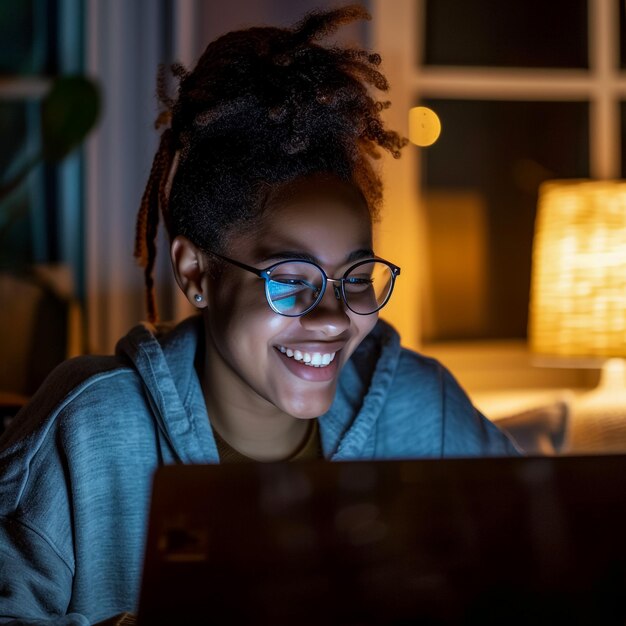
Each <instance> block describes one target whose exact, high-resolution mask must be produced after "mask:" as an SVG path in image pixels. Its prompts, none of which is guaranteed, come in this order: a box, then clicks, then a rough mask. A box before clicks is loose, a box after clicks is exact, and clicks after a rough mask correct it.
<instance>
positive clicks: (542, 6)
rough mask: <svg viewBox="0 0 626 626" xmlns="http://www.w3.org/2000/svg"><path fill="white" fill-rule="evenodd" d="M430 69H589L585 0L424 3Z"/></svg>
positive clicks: (442, 0) (432, 0)
mask: <svg viewBox="0 0 626 626" xmlns="http://www.w3.org/2000/svg"><path fill="white" fill-rule="evenodd" d="M425 12H426V13H425V27H426V30H425V32H426V42H425V50H424V53H425V55H424V63H425V64H426V65H465V66H467V65H469V66H487V67H490V66H501V67H557V68H559V67H575V68H586V67H588V60H587V2H586V0H550V1H549V2H546V1H545V0H523V1H522V2H507V1H505V0H425Z"/></svg>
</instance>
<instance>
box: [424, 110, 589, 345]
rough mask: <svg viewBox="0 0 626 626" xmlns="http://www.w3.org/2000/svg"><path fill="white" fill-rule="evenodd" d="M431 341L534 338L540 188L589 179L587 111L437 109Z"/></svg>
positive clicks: (429, 203) (427, 191)
mask: <svg viewBox="0 0 626 626" xmlns="http://www.w3.org/2000/svg"><path fill="white" fill-rule="evenodd" d="M425 104H426V105H427V106H429V107H431V108H433V109H434V110H435V111H437V113H438V114H439V116H440V118H441V122H442V134H441V137H440V138H439V140H438V141H437V143H435V144H434V145H433V146H431V147H430V148H427V149H424V150H423V151H422V152H421V162H422V168H423V171H422V180H423V189H424V200H425V211H426V223H427V237H428V248H429V250H428V253H427V257H428V258H427V260H428V276H429V279H428V283H429V288H428V289H427V293H426V294H425V297H424V302H425V311H424V320H425V339H426V340H430V341H437V340H455V339H479V338H515V337H518V338H520V337H525V336H526V325H527V315H528V311H527V309H528V292H529V287H530V265H531V248H532V236H533V229H534V218H535V205H536V202H537V189H538V186H539V184H540V183H541V182H542V181H544V180H546V179H553V178H575V177H586V176H588V175H589V167H588V160H589V158H588V156H589V141H588V131H587V129H588V117H589V113H588V109H589V106H588V103H587V102H506V101H467V100H427V101H425Z"/></svg>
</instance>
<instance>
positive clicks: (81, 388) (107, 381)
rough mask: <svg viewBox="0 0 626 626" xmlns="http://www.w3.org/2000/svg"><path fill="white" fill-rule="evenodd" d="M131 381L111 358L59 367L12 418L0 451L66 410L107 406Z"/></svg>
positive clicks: (75, 361)
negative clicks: (12, 441) (100, 405)
mask: <svg viewBox="0 0 626 626" xmlns="http://www.w3.org/2000/svg"><path fill="white" fill-rule="evenodd" d="M135 377H136V375H135V374H134V372H133V370H132V369H131V368H130V367H128V366H127V365H125V364H124V362H123V361H122V360H120V359H119V358H116V357H113V356H80V357H75V358H73V359H69V360H67V361H65V362H63V363H61V364H60V365H58V366H57V367H56V368H55V369H54V370H53V371H52V372H51V373H50V375H49V376H48V377H47V378H46V380H45V381H44V382H43V384H42V385H41V387H40V388H39V389H38V390H37V392H36V393H35V395H34V396H33V397H32V399H31V400H30V402H29V403H28V404H27V405H26V406H25V407H24V408H23V409H22V410H21V411H20V412H19V413H18V414H17V415H16V417H15V418H14V420H13V422H12V424H11V426H10V427H9V429H8V431H7V432H6V433H5V436H4V437H3V439H2V444H3V445H1V446H0V447H2V448H3V447H6V446H7V445H8V444H9V443H10V441H11V440H15V439H19V438H20V437H22V436H24V435H25V434H27V433H28V432H32V431H33V430H37V429H41V428H45V425H46V424H48V426H49V425H50V423H51V422H54V421H55V420H57V419H58V418H59V416H61V415H63V414H64V412H67V410H68V409H69V410H70V411H71V410H72V409H77V408H78V407H80V406H83V407H85V408H89V409H90V410H95V409H97V407H98V406H99V404H108V405H110V403H111V402H112V401H115V399H116V397H119V396H122V395H124V393H125V392H126V391H127V387H128V384H129V383H132V382H134V378H135Z"/></svg>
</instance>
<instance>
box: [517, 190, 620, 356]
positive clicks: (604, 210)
mask: <svg viewBox="0 0 626 626" xmlns="http://www.w3.org/2000/svg"><path fill="white" fill-rule="evenodd" d="M529 340H530V345H531V349H532V350H533V351H534V352H537V353H540V354H545V355H557V356H569V357H572V356H574V357H613V356H617V357H626V181H624V182H622V181H582V180H578V181H574V180H573V181H551V182H548V183H544V184H543V185H542V187H541V189H540V193H539V206H538V212H537V220H536V228H535V242H534V250H533V275H532V287H531V298H530V320H529Z"/></svg>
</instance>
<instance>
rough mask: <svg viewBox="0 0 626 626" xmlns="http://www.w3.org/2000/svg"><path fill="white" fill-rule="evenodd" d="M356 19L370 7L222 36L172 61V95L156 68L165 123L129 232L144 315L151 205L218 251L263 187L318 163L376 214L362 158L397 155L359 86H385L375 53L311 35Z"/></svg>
mask: <svg viewBox="0 0 626 626" xmlns="http://www.w3.org/2000/svg"><path fill="white" fill-rule="evenodd" d="M358 19H370V15H369V14H368V13H367V11H366V10H365V9H364V8H363V7H362V6H360V5H350V6H346V7H343V8H339V9H335V10H331V11H325V12H321V11H315V12H312V13H309V14H308V15H306V16H305V17H304V18H303V19H302V20H301V21H300V22H299V23H298V24H296V25H295V26H294V27H292V28H273V27H258V28H250V29H247V30H240V31H234V32H230V33H228V34H226V35H223V36H222V37H220V38H218V39H216V40H215V41H213V42H212V43H210V44H209V45H208V47H207V48H206V50H205V52H204V53H203V55H202V56H201V57H200V59H199V61H198V63H197V65H196V67H195V68H194V69H193V71H191V72H189V71H187V70H185V69H184V68H183V67H182V66H181V65H180V64H175V65H173V66H172V68H171V69H172V72H173V74H174V75H175V76H176V77H177V78H178V79H179V86H178V97H177V98H176V99H175V100H174V99H172V98H169V97H168V96H167V94H166V90H165V78H164V74H163V72H161V73H160V75H159V83H158V86H159V97H160V100H161V103H162V105H163V106H164V110H163V112H162V113H161V114H160V115H159V118H158V119H157V127H158V126H160V125H163V124H165V125H168V124H169V127H168V128H166V130H165V131H164V132H163V134H162V137H161V143H160V146H159V150H158V151H157V154H156V155H155V158H154V163H153V166H152V170H151V172H150V178H149V180H148V183H147V186H146V190H145V192H144V195H143V198H142V201H141V207H140V210H139V214H138V216H137V233H136V242H135V256H136V257H137V258H138V260H139V261H140V263H141V265H142V266H143V267H144V268H145V278H146V288H147V296H148V318H149V319H150V320H154V319H156V306H155V302H154V294H153V283H152V270H153V267H154V259H155V256H156V248H155V244H154V240H155V237H156V231H157V226H158V220H159V213H162V215H163V217H164V221H165V225H166V227H167V230H168V233H169V235H170V237H172V238H173V237H175V236H176V235H179V234H181V235H184V236H186V237H187V238H188V239H190V240H191V241H193V242H194V243H195V244H196V245H197V246H198V247H200V248H201V249H205V250H208V249H211V250H219V249H220V248H221V247H222V246H223V244H224V241H225V239H226V237H227V235H228V233H229V232H231V231H232V229H233V227H235V226H237V227H242V226H244V225H245V224H250V223H252V222H253V221H254V219H255V218H256V217H257V216H258V215H259V214H260V212H261V211H262V209H263V205H264V200H265V198H267V195H268V190H271V189H276V188H277V187H279V186H282V185H285V184H288V183H290V182H291V181H294V180H297V179H298V178H302V177H303V176H307V175H310V174H313V173H320V172H325V173H330V174H333V175H335V176H337V177H339V178H340V179H342V180H345V181H348V182H351V183H353V184H354V185H355V186H357V187H358V188H359V189H360V190H361V192H362V193H363V195H364V197H365V199H366V200H367V203H368V206H369V207H370V210H371V212H372V215H376V212H377V210H378V207H379V206H380V202H381V199H382V184H381V181H380V178H379V177H378V175H377V174H376V172H375V171H374V169H373V167H372V163H371V159H372V158H377V157H378V156H379V154H380V152H379V150H380V149H384V150H387V151H389V152H390V153H391V154H392V155H393V156H394V157H396V158H397V157H399V156H400V150H401V148H402V147H403V146H404V145H405V144H406V140H405V139H403V138H402V137H400V136H399V135H398V134H397V133H396V132H394V131H390V130H387V129H386V128H385V126H384V124H383V122H382V119H381V115H380V114H381V111H382V110H383V109H385V108H386V107H387V106H389V103H388V102H386V101H377V100H375V99H374V98H373V97H372V95H371V94H370V91H371V89H370V88H376V89H378V90H380V91H386V90H387V89H388V84H387V80H386V78H385V77H384V75H383V74H382V73H381V72H380V70H379V69H378V66H379V65H380V62H381V59H380V56H379V55H378V54H375V53H372V52H369V51H366V50H362V49H358V48H347V47H338V46H323V45H321V43H320V41H321V40H323V39H324V38H326V37H328V36H329V35H331V34H332V33H334V32H335V31H336V30H337V29H338V28H339V27H340V26H341V25H343V24H347V23H349V22H352V21H354V20H358ZM175 155H176V156H177V165H176V173H175V175H174V176H173V178H172V177H171V170H172V169H173V168H172V164H173V162H174V157H175ZM170 182H171V189H170Z"/></svg>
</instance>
